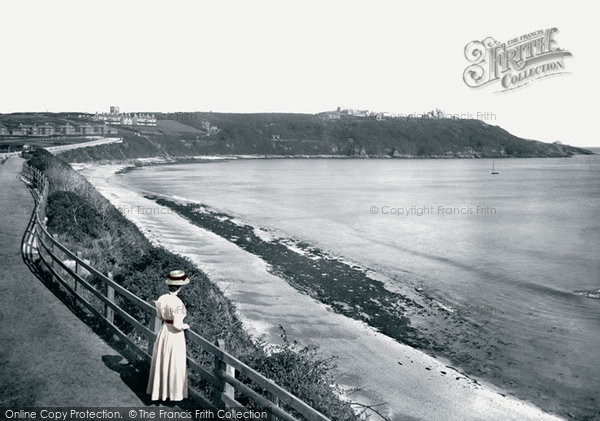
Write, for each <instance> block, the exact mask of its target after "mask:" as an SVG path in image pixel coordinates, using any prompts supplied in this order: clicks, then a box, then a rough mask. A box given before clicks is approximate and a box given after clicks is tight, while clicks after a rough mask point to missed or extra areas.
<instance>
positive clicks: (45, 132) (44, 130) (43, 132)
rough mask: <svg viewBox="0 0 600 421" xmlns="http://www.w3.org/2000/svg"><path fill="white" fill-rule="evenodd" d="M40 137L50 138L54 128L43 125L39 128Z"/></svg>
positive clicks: (46, 124)
mask: <svg viewBox="0 0 600 421" xmlns="http://www.w3.org/2000/svg"><path fill="white" fill-rule="evenodd" d="M39 134H40V136H52V135H54V126H52V125H50V124H48V123H44V124H42V125H41V126H40V127H39Z"/></svg>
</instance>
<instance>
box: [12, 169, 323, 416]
mask: <svg viewBox="0 0 600 421" xmlns="http://www.w3.org/2000/svg"><path fill="white" fill-rule="evenodd" d="M22 177H23V180H24V181H25V182H26V183H27V184H28V185H29V186H30V189H31V191H32V194H33V196H34V199H35V210H34V212H33V215H32V218H31V221H30V223H29V226H28V228H27V232H26V233H25V235H24V236H23V244H22V248H23V250H22V251H23V255H24V256H25V257H26V259H29V260H30V261H37V262H38V264H40V265H43V267H44V268H45V270H47V271H48V272H49V273H50V274H51V276H52V278H53V279H54V280H56V281H58V282H59V284H60V285H61V286H62V287H64V289H65V290H66V291H67V293H69V294H70V295H71V296H72V297H74V298H75V299H76V300H77V301H78V302H79V303H80V304H82V305H83V306H84V307H85V308H87V309H88V310H89V311H90V312H91V313H93V314H94V315H95V316H97V317H98V318H100V319H101V320H102V321H103V322H105V323H106V325H107V326H108V327H109V328H110V329H111V330H112V331H113V332H114V333H115V334H116V335H117V336H118V337H119V338H121V339H122V340H123V341H125V342H126V343H127V344H129V345H131V348H132V350H134V351H135V352H136V353H137V355H139V357H141V359H143V360H145V361H146V362H150V361H151V358H152V356H151V354H152V348H153V345H154V341H155V340H156V336H157V333H158V331H159V329H160V327H161V321H160V319H158V318H157V317H156V309H155V307H154V306H153V305H151V304H150V303H148V302H147V301H145V300H143V299H141V298H140V297H138V296H136V295H135V294H133V293H131V292H130V291H128V290H127V289H125V288H124V287H122V286H121V285H119V284H118V283H116V282H115V281H114V280H113V278H112V275H111V274H110V273H108V274H106V275H105V274H103V273H101V272H100V271H98V270H97V269H95V268H94V267H93V266H92V265H90V263H89V261H86V260H85V259H84V258H83V257H82V255H81V253H79V252H77V253H75V252H73V251H71V250H69V249H68V248H67V247H65V246H64V245H63V244H61V243H60V241H58V239H57V238H56V235H50V233H49V232H48V230H47V228H46V226H45V219H46V218H45V207H46V199H47V196H48V180H47V178H46V177H45V175H44V174H43V173H42V172H41V171H39V170H38V169H37V168H34V167H31V166H29V165H26V164H25V165H24V166H23V173H22ZM90 275H92V276H90ZM91 279H94V282H92V281H91ZM94 284H95V285H94ZM84 291H85V293H83V292H84ZM117 297H118V299H117ZM92 301H94V302H95V303H96V305H94V303H93V302H92ZM97 303H101V306H98V304H97ZM123 303H127V304H128V305H129V306H130V307H131V306H133V307H137V308H138V309H141V310H142V312H144V313H146V314H147V315H148V316H149V317H148V318H147V319H148V320H149V321H147V322H144V321H143V320H141V318H140V317H135V316H134V315H132V314H131V313H130V312H128V311H127V310H126V309H125V308H123V307H125V305H124V304H123ZM99 307H100V308H99ZM115 315H118V316H119V323H116V322H115ZM123 325H127V326H128V327H129V330H134V331H135V332H136V333H137V334H139V335H142V336H144V337H145V338H146V339H147V346H145V347H144V346H140V341H136V340H134V338H132V336H134V337H135V335H132V334H131V332H129V334H128V333H126V332H124V330H125V329H123ZM186 338H187V339H188V341H192V342H193V343H195V344H197V345H198V346H199V347H200V348H201V350H202V351H203V352H205V353H208V354H209V355H212V357H213V358H212V360H213V362H212V369H211V368H207V367H206V364H202V363H200V362H199V361H197V360H195V359H194V358H193V357H192V356H190V352H188V358H187V361H188V367H189V370H191V372H192V373H195V374H197V375H198V376H199V377H200V378H201V379H202V380H203V381H204V382H205V383H206V384H208V385H210V388H211V389H212V398H210V397H208V396H207V394H206V393H204V392H202V391H200V390H197V389H195V388H193V387H191V386H190V388H189V393H190V396H191V397H192V398H193V399H194V400H195V401H197V402H198V403H199V404H200V405H202V407H203V408H206V409H218V408H235V409H236V410H244V409H245V407H244V405H242V403H240V402H239V401H238V400H236V396H238V399H240V398H239V397H243V400H244V402H249V403H252V405H250V404H249V403H247V404H246V405H247V406H249V407H251V408H254V410H256V408H260V409H261V410H266V411H268V412H269V413H270V414H271V415H270V416H271V419H274V420H279V419H280V420H289V421H293V420H297V419H306V420H311V421H312V420H319V421H325V420H328V418H327V417H325V416H324V415H323V414H321V413H320V412H319V411H317V410H315V409H314V408H312V407H311V406H310V405H308V404H307V403H305V402H303V401H302V400H300V399H299V398H297V397H296V396H294V395H292V394H291V393H289V392H288V391H286V390H285V389H283V388H281V387H280V386H278V385H277V384H276V383H275V382H273V381H272V380H269V379H268V378H266V377H265V376H263V375H262V374H260V373H258V372H257V371H256V370H254V369H252V368H251V367H249V366H248V365H246V364H244V363H243V362H241V361H240V360H238V359H237V358H235V357H234V356H233V355H231V354H229V353H227V352H226V350H225V346H224V343H223V342H222V341H217V342H216V343H214V344H213V343H212V342H210V341H209V340H207V339H205V338H203V337H202V336H200V335H198V334H197V333H195V332H194V331H193V330H191V329H188V330H186ZM203 365H204V366H203ZM257 389H258V390H257ZM205 390H206V389H205Z"/></svg>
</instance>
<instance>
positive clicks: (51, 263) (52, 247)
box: [46, 234, 58, 269]
mask: <svg viewBox="0 0 600 421" xmlns="http://www.w3.org/2000/svg"><path fill="white" fill-rule="evenodd" d="M56 237H57V235H56V234H52V238H48V239H47V240H46V241H48V242H49V243H50V251H51V252H52V254H53V255H54V241H57V239H56ZM57 257H58V256H57ZM50 266H52V269H54V257H53V256H50Z"/></svg>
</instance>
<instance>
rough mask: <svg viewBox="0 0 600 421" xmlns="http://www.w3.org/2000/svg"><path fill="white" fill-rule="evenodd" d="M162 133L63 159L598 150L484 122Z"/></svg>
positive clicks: (167, 125)
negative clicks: (547, 140) (518, 133)
mask: <svg viewBox="0 0 600 421" xmlns="http://www.w3.org/2000/svg"><path fill="white" fill-rule="evenodd" d="M157 117H158V119H159V121H158V127H155V128H148V127H146V128H139V129H136V128H132V129H129V130H121V134H123V135H124V142H123V143H122V144H115V145H106V146H101V147H97V148H86V149H85V150H84V149H81V150H77V151H72V152H69V153H66V154H65V155H63V157H64V158H65V159H67V160H69V161H71V162H82V161H95V160H103V159H126V158H142V157H151V156H170V157H176V156H184V155H185V156H190V155H223V154H226V155H230V154H238V155H242V154H243V155H252V154H258V155H289V156H295V155H339V156H350V157H353V156H364V157H397V158H489V157H497V158H500V157H519V158H529V157H567V156H571V155H574V154H591V152H590V151H588V150H586V149H581V148H575V147H572V146H568V145H563V144H560V143H543V142H539V141H533V140H526V139H522V138H519V137H516V136H513V135H511V134H510V133H508V132H507V131H506V130H504V129H502V128H500V127H498V126H492V125H489V124H486V123H484V122H482V121H480V120H452V119H433V118H431V119H429V118H402V119H387V120H383V121H378V120H376V119H375V118H370V117H351V116H343V117H342V118H340V119H329V118H327V115H312V114H229V113H178V114H157Z"/></svg>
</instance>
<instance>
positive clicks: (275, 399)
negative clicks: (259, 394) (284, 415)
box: [268, 392, 279, 421]
mask: <svg viewBox="0 0 600 421" xmlns="http://www.w3.org/2000/svg"><path fill="white" fill-rule="evenodd" d="M268 397H269V400H270V401H271V402H273V406H279V398H278V397H277V396H275V395H273V394H272V393H270V392H269V394H268ZM269 421H279V417H277V416H276V415H274V414H273V412H271V411H269Z"/></svg>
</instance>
